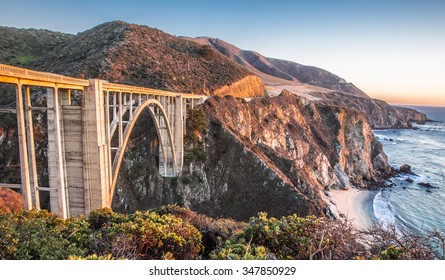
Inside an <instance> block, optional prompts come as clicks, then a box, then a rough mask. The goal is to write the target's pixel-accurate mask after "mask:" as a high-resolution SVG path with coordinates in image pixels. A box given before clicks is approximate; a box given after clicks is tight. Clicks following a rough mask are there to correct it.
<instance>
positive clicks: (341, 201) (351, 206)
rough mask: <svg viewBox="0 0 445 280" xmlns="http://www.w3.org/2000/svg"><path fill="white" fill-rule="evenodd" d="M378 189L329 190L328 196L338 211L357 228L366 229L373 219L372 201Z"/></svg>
mask: <svg viewBox="0 0 445 280" xmlns="http://www.w3.org/2000/svg"><path fill="white" fill-rule="evenodd" d="M377 193H378V191H369V190H358V189H354V188H350V189H348V190H331V191H330V197H331V199H332V202H333V203H334V204H335V206H336V208H337V210H338V212H339V213H341V214H343V215H344V217H345V218H346V219H348V220H351V222H352V224H353V225H354V226H355V227H356V228H357V229H358V230H365V229H367V228H368V227H369V226H370V225H371V224H372V221H373V219H374V212H373V201H374V197H375V196H376V194H377Z"/></svg>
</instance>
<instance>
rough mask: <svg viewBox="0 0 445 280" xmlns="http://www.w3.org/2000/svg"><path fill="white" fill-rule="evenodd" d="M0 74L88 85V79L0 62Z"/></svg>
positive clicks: (34, 79)
mask: <svg viewBox="0 0 445 280" xmlns="http://www.w3.org/2000/svg"><path fill="white" fill-rule="evenodd" d="M0 76H7V77H12V78H19V79H27V80H33V81H41V82H50V83H62V84H71V85H75V86H88V85H89V82H88V80H84V79H77V78H72V77H67V76H62V75H58V74H52V73H46V72H39V71H34V70H29V69H25V68H19V67H14V66H9V65H5V64H0Z"/></svg>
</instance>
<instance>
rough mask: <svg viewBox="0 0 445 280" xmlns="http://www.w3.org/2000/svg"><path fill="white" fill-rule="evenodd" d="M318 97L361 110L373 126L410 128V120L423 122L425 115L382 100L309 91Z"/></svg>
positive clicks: (323, 100)
mask: <svg viewBox="0 0 445 280" xmlns="http://www.w3.org/2000/svg"><path fill="white" fill-rule="evenodd" d="M310 95H312V96H314V97H317V98H320V100H319V101H318V102H320V103H322V104H326V105H333V106H339V107H344V108H351V109H353V110H357V111H360V112H363V113H364V115H365V117H366V119H367V120H368V122H369V123H370V124H371V126H372V127H373V128H411V127H412V125H411V122H425V121H427V120H428V118H427V116H426V115H425V114H423V113H420V112H417V111H416V110H413V109H409V108H402V107H395V106H391V105H389V104H388V103H386V102H385V101H383V100H378V99H369V98H366V99H364V98H361V97H356V96H349V97H348V98H345V97H344V95H343V94H342V93H339V92H329V93H321V92H311V93H310Z"/></svg>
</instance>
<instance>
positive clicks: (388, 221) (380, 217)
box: [372, 191, 396, 227]
mask: <svg viewBox="0 0 445 280" xmlns="http://www.w3.org/2000/svg"><path fill="white" fill-rule="evenodd" d="M372 206H373V208H374V216H375V217H376V218H377V221H378V223H379V224H380V225H382V226H383V227H388V226H390V225H393V224H395V223H396V216H395V213H394V210H393V209H392V207H391V205H390V203H389V201H388V199H386V198H385V196H384V195H383V192H382V191H380V192H378V193H377V195H376V196H375V197H374V201H373V203H372Z"/></svg>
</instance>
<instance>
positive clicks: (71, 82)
mask: <svg viewBox="0 0 445 280" xmlns="http://www.w3.org/2000/svg"><path fill="white" fill-rule="evenodd" d="M19 80H20V81H19ZM19 82H20V83H21V84H23V85H29V86H39V87H57V88H68V89H79V90H84V88H85V87H87V86H89V84H90V82H89V80H86V79H78V78H72V77H67V76H63V75H58V74H53V73H46V72H39V71H34V70H29V69H25V68H19V67H14V66H10V65H5V64H0V83H7V84H18V83H19ZM102 89H103V90H104V91H117V92H128V93H139V94H150V95H152V94H155V95H162V96H178V95H181V94H182V97H183V98H192V99H201V98H204V97H206V96H205V95H197V94H190V93H179V92H171V91H166V90H159V89H152V88H145V87H138V86H130V85H123V84H114V83H110V82H106V81H102Z"/></svg>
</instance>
